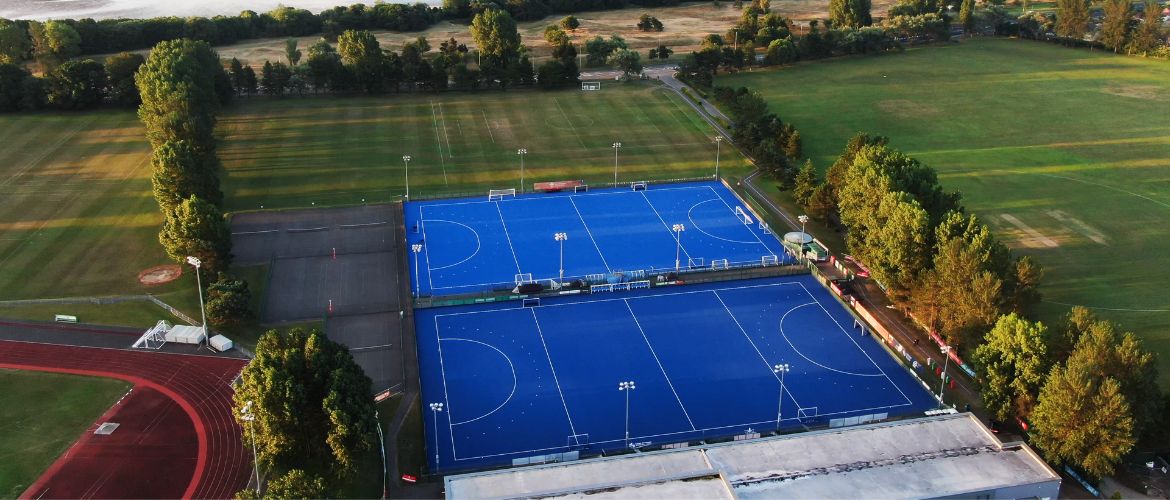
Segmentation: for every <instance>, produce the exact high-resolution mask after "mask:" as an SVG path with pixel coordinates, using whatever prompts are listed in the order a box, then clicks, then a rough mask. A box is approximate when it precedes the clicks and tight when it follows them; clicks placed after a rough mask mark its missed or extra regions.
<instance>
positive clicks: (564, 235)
mask: <svg viewBox="0 0 1170 500" xmlns="http://www.w3.org/2000/svg"><path fill="white" fill-rule="evenodd" d="M553 239H555V240H557V241H558V242H559V243H560V244H561V271H560V274H559V275H558V276H559V278H558V282H557V284H563V283H564V282H565V240H567V239H569V234H568V233H556V234H554V235H553Z"/></svg>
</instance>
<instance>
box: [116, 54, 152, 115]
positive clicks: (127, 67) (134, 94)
mask: <svg viewBox="0 0 1170 500" xmlns="http://www.w3.org/2000/svg"><path fill="white" fill-rule="evenodd" d="M145 62H146V58H145V57H143V56H142V54H135V53H133V52H122V53H120V54H115V55H112V56H110V57H109V58H108V59H106V76H107V77H108V78H109V85H110V87H109V89H110V90H109V95H110V101H112V102H113V103H115V104H119V105H122V106H137V105H138V104H139V103H141V102H142V99H141V98H140V97H139V96H138V86H137V85H135V84H134V73H136V72H138V68H139V67H141V66H142V64H143V63H145Z"/></svg>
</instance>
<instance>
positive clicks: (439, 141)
mask: <svg viewBox="0 0 1170 500" xmlns="http://www.w3.org/2000/svg"><path fill="white" fill-rule="evenodd" d="M431 122H432V123H434V125H435V147H436V148H438V149H439V165H441V166H442V167H443V185H444V186H447V185H449V184H447V160H445V159H443V139H442V138H441V137H439V117H438V116H437V115H435V101H431Z"/></svg>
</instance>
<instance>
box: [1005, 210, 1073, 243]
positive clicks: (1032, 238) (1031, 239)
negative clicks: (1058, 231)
mask: <svg viewBox="0 0 1170 500" xmlns="http://www.w3.org/2000/svg"><path fill="white" fill-rule="evenodd" d="M999 217H1000V218H1002V219H1003V220H1005V221H1008V223H1009V224H1011V225H1013V226H1016V228H1017V229H1019V230H1020V231H1023V232H1024V234H1026V235H1028V238H1020V239H1019V240H1020V243H1022V244H1024V245H1025V246H1029V247H1030V246H1032V245H1031V243H1037V244H1038V245H1037V246H1039V245H1044V246H1046V247H1048V248H1056V247H1059V246H1060V244H1059V243H1057V242H1056V241H1055V240H1053V239H1052V238H1049V237H1047V236H1044V234H1043V233H1041V232H1040V231H1037V230H1035V229H1033V228H1032V226H1029V225H1027V224H1025V223H1024V221H1022V220H1020V219H1019V218H1017V217H1016V216H1014V215H1011V214H999Z"/></svg>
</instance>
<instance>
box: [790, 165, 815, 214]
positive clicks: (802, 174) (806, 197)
mask: <svg viewBox="0 0 1170 500" xmlns="http://www.w3.org/2000/svg"><path fill="white" fill-rule="evenodd" d="M819 183H820V180H819V179H817V169H816V167H814V166H813V162H812V160H808V161H805V162H804V166H803V167H800V170H799V171H797V172H796V180H795V182H794V183H793V185H792V200H793V201H795V202H796V204H797V205H800V206H802V207H808V206H809V202H811V201H812V197H813V193H814V192H815V191H816V189H817V184H819Z"/></svg>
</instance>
